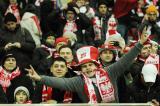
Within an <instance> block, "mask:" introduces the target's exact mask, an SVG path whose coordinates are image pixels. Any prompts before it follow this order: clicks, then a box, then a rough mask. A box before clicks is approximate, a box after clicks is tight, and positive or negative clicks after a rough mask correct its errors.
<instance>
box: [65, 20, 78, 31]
mask: <svg viewBox="0 0 160 106" xmlns="http://www.w3.org/2000/svg"><path fill="white" fill-rule="evenodd" d="M77 30H78V29H77V25H76V23H75V21H68V20H67V23H66V25H65V26H64V30H63V33H65V32H67V31H69V32H76V31H77Z"/></svg>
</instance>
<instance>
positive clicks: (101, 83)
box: [82, 68, 115, 103]
mask: <svg viewBox="0 0 160 106" xmlns="http://www.w3.org/2000/svg"><path fill="white" fill-rule="evenodd" d="M82 75H83V78H84V81H85V85H84V89H85V93H86V94H87V95H88V98H89V103H97V97H96V93H95V90H94V87H93V83H92V82H93V81H92V80H91V79H90V78H88V77H86V76H85V75H84V74H82ZM96 83H97V84H96V85H97V87H98V90H99V93H100V95H101V98H102V101H103V102H105V103H108V102H112V101H115V94H114V93H115V92H114V87H113V85H112V83H111V81H110V79H109V76H108V73H107V72H106V71H105V70H103V69H102V68H99V69H98V70H97V71H96Z"/></svg>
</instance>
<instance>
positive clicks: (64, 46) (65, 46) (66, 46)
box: [58, 45, 73, 53]
mask: <svg viewBox="0 0 160 106" xmlns="http://www.w3.org/2000/svg"><path fill="white" fill-rule="evenodd" d="M63 48H70V49H71V47H70V46H68V45H63V46H61V47H60V48H59V51H58V53H59V52H60V51H61V49H63ZM71 51H72V49H71ZM72 52H73V51H72Z"/></svg>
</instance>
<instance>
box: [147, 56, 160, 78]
mask: <svg viewBox="0 0 160 106" xmlns="http://www.w3.org/2000/svg"><path fill="white" fill-rule="evenodd" d="M145 64H154V65H155V66H156V67H157V70H158V74H159V75H160V70H159V66H160V64H159V55H157V54H150V55H149V57H148V58H147V59H146V61H145Z"/></svg>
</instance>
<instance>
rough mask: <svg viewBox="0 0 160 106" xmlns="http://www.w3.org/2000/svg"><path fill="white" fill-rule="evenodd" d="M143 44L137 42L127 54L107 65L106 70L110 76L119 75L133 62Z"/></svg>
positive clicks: (115, 76)
mask: <svg viewBox="0 0 160 106" xmlns="http://www.w3.org/2000/svg"><path fill="white" fill-rule="evenodd" d="M142 47H143V46H142V45H141V44H140V43H137V44H136V45H135V47H134V48H132V49H131V50H130V51H129V52H128V53H127V54H125V55H124V56H122V57H121V58H120V59H119V60H118V61H117V62H115V63H114V64H112V65H110V66H109V67H108V72H109V73H110V74H111V75H112V78H117V77H119V76H120V75H121V74H122V73H124V71H126V70H127V69H128V67H129V66H130V65H131V64H132V63H133V61H134V59H135V58H136V56H137V55H138V54H139V52H140V50H141V48H142Z"/></svg>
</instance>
